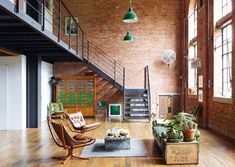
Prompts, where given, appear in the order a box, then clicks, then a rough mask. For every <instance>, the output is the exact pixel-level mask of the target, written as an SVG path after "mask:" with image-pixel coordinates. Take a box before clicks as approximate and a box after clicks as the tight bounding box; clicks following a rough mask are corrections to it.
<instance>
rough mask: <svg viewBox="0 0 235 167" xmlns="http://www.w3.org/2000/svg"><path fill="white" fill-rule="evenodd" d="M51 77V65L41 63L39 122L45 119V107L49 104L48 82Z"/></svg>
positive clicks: (49, 89)
mask: <svg viewBox="0 0 235 167" xmlns="http://www.w3.org/2000/svg"><path fill="white" fill-rule="evenodd" d="M52 75H53V65H52V64H50V63H46V62H42V66H41V121H45V120H46V119H47V106H48V104H49V103H50V102H51V97H52V95H51V86H50V84H49V80H50V78H51V76H52Z"/></svg>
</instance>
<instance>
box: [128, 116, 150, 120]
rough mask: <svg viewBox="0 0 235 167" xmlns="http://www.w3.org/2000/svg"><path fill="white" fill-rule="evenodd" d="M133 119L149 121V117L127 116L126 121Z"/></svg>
mask: <svg viewBox="0 0 235 167" xmlns="http://www.w3.org/2000/svg"><path fill="white" fill-rule="evenodd" d="M131 119H136V120H139V119H149V116H125V118H124V120H131Z"/></svg>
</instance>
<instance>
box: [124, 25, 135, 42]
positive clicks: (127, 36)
mask: <svg viewBox="0 0 235 167" xmlns="http://www.w3.org/2000/svg"><path fill="white" fill-rule="evenodd" d="M123 41H124V42H133V41H134V38H133V36H132V35H131V33H130V24H128V31H127V33H126V35H125V37H124V38H123Z"/></svg>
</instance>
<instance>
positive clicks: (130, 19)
mask: <svg viewBox="0 0 235 167" xmlns="http://www.w3.org/2000/svg"><path fill="white" fill-rule="evenodd" d="M123 22H125V23H136V22H138V17H137V15H136V14H135V12H134V10H133V8H132V0H130V1H129V8H128V12H127V13H126V14H125V15H124V17H123Z"/></svg>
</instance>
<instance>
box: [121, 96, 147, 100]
mask: <svg viewBox="0 0 235 167" xmlns="http://www.w3.org/2000/svg"><path fill="white" fill-rule="evenodd" d="M124 98H125V100H131V99H143V100H148V97H147V96H133V97H127V96H125V97H124Z"/></svg>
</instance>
